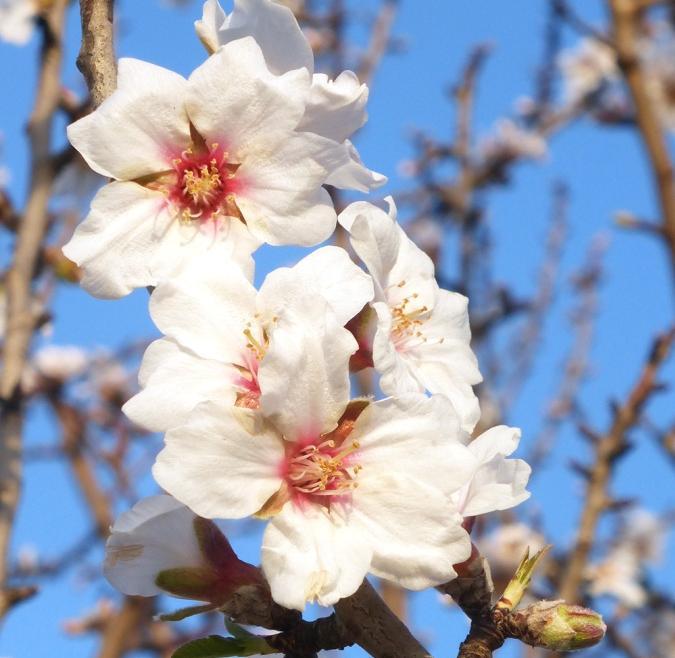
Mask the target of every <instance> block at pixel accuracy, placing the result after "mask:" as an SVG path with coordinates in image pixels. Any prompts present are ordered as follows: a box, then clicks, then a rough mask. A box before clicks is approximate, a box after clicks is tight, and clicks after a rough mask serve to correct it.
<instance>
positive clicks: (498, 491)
mask: <svg viewBox="0 0 675 658" xmlns="http://www.w3.org/2000/svg"><path fill="white" fill-rule="evenodd" d="M466 438H467V440H468V438H469V437H468V436H467V437H466ZM519 441H520V430H519V429H517V428H515V427H507V426H506V425H498V426H497V427H493V428H491V429H489V430H487V431H486V432H483V433H482V434H481V435H480V436H478V437H476V438H475V439H473V440H472V441H471V442H470V443H468V444H467V447H468V448H469V450H470V451H471V453H472V454H473V456H474V457H475V458H476V467H475V470H474V473H473V476H472V477H471V479H470V480H469V482H467V483H466V484H465V485H464V486H463V487H462V488H461V489H460V490H458V491H457V492H455V493H454V494H453V502H454V503H455V505H456V506H457V509H458V510H459V513H460V514H461V515H462V516H463V517H464V518H465V519H466V518H470V517H473V516H479V515H481V514H487V513H488V512H496V511H498V510H504V509H509V508H510V507H515V506H516V505H520V503H522V502H523V501H525V500H527V499H528V498H529V497H530V492H529V491H526V490H525V487H526V486H527V481H528V480H529V478H530V473H531V472H532V469H531V468H530V466H529V465H528V464H527V463H526V462H525V461H523V460H522V459H506V457H507V456H508V455H510V454H511V453H513V452H514V451H515V449H516V448H517V447H518V443H519Z"/></svg>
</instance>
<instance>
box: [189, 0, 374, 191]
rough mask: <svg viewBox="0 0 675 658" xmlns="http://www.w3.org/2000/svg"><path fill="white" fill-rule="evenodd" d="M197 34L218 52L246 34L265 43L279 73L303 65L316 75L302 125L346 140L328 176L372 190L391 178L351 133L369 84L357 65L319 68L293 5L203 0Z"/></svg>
mask: <svg viewBox="0 0 675 658" xmlns="http://www.w3.org/2000/svg"><path fill="white" fill-rule="evenodd" d="M195 29H196V31H197V35H198V36H199V38H200V39H201V41H202V43H203V44H204V45H205V47H206V48H207V50H209V52H215V51H217V50H218V48H219V47H221V46H222V45H224V44H228V43H230V42H232V41H234V40H236V39H241V38H242V37H244V36H252V37H253V38H254V39H255V40H256V42H257V43H258V44H259V45H260V48H261V49H262V52H263V55H264V57H265V62H266V64H267V66H268V67H269V70H270V71H272V72H273V73H277V74H279V75H281V74H283V73H286V72H288V71H291V70H294V69H299V68H304V69H306V70H307V71H308V72H309V74H310V75H311V76H312V83H311V86H310V87H309V89H308V91H307V97H306V99H305V102H306V108H305V114H304V116H303V118H302V120H301V122H300V125H299V126H298V129H299V130H305V131H308V132H312V133H316V134H317V135H322V136H323V137H326V138H328V139H331V140H334V141H335V142H338V143H340V144H341V147H342V150H343V153H344V154H345V156H346V157H347V161H346V162H345V164H344V165H343V166H341V167H340V168H338V169H336V170H334V171H332V172H331V173H330V175H329V176H328V178H327V179H326V182H327V183H329V184H331V185H334V186H335V187H340V188H349V189H356V190H360V191H362V192H367V191H369V190H370V189H372V188H374V187H379V186H380V185H383V184H384V183H385V182H386V180H387V179H386V177H384V176H382V175H381V174H378V173H376V172H373V171H370V170H369V169H367V168H366V167H364V166H363V163H362V162H361V160H360V158H359V154H358V152H357V151H356V149H355V148H354V145H353V144H352V143H351V142H350V141H349V138H350V137H351V136H352V135H353V133H354V132H356V131H357V130H358V129H359V128H361V126H363V124H364V123H365V122H366V119H367V114H366V110H365V106H366V102H367V100H368V87H367V86H366V85H365V84H361V83H360V82H359V80H358V78H357V77H356V75H355V74H354V73H353V72H352V71H343V72H342V73H340V75H338V76H337V78H335V80H331V79H329V78H328V76H327V75H325V74H323V73H314V55H313V53H312V49H311V47H310V44H309V42H308V40H307V38H306V37H305V35H304V34H303V32H302V30H301V29H300V26H299V25H298V22H297V20H296V18H295V16H294V15H293V12H292V11H291V9H290V8H288V7H285V6H283V5H281V4H278V3H276V2H273V0H235V2H234V9H233V11H232V13H230V14H226V13H225V12H224V11H223V9H222V7H221V6H220V4H219V3H218V0H207V2H205V3H204V9H203V16H202V19H201V20H199V21H196V22H195Z"/></svg>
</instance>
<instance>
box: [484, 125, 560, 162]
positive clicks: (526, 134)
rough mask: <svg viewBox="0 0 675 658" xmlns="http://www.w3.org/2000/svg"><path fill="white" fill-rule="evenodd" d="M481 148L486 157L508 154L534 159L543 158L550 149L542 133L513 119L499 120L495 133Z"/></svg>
mask: <svg viewBox="0 0 675 658" xmlns="http://www.w3.org/2000/svg"><path fill="white" fill-rule="evenodd" d="M479 149H480V151H481V153H482V155H483V157H485V158H493V157H505V156H506V157H510V158H531V159H534V160H538V159H541V158H543V157H544V156H545V155H546V153H547V151H548V147H547V145H546V140H545V139H544V138H543V137H542V136H541V135H539V134H537V133H536V132H533V131H531V130H527V129H525V128H522V127H521V126H519V125H518V124H517V123H516V122H515V121H512V120H511V119H501V120H499V121H498V122H497V125H496V126H495V130H494V134H493V135H491V136H490V137H488V138H487V139H485V140H484V141H483V143H482V144H480V146H479Z"/></svg>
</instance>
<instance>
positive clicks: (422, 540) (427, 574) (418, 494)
mask: <svg viewBox="0 0 675 658" xmlns="http://www.w3.org/2000/svg"><path fill="white" fill-rule="evenodd" d="M415 457H416V456H415ZM350 522H351V524H352V525H354V526H355V527H358V528H360V529H361V531H362V532H363V534H364V535H365V536H366V537H368V539H369V541H370V543H371V545H372V547H373V551H374V552H373V560H372V564H371V567H370V571H371V573H373V574H375V575H376V576H380V577H381V578H386V579H387V580H392V581H394V582H396V583H398V584H399V585H402V586H403V587H406V588H408V589H413V590H421V589H425V588H427V587H434V586H435V585H440V584H441V583H444V582H446V581H448V580H451V579H452V578H454V577H455V576H456V573H455V570H454V569H453V568H452V566H453V564H458V563H460V562H463V561H464V560H466V559H467V558H468V557H469V555H470V554H471V541H470V539H469V535H468V534H467V532H466V531H465V530H464V529H463V528H462V527H461V522H462V520H461V517H460V516H459V515H458V514H457V513H456V512H455V511H454V509H453V507H452V504H451V503H450V502H449V500H448V498H447V497H446V496H445V495H443V494H442V493H441V492H440V491H439V490H438V489H435V488H433V487H430V486H427V485H426V484H425V483H424V482H421V481H419V480H416V479H413V478H406V477H403V476H399V475H398V474H397V475H396V476H394V475H392V474H386V473H384V474H382V475H380V476H379V477H376V478H375V477H373V478H363V479H361V480H360V481H359V487H358V488H357V489H355V491H354V499H353V509H352V512H351V519H350Z"/></svg>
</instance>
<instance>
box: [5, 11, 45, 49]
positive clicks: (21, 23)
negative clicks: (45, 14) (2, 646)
mask: <svg viewBox="0 0 675 658" xmlns="http://www.w3.org/2000/svg"><path fill="white" fill-rule="evenodd" d="M37 13H38V2H37V0H0V41H7V42H8V43H13V44H15V45H17V46H22V45H24V44H26V43H28V41H29V39H30V38H31V35H32V34H33V28H34V26H35V17H36V15H37Z"/></svg>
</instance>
